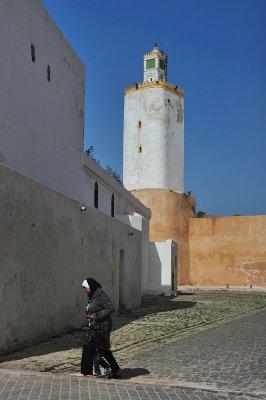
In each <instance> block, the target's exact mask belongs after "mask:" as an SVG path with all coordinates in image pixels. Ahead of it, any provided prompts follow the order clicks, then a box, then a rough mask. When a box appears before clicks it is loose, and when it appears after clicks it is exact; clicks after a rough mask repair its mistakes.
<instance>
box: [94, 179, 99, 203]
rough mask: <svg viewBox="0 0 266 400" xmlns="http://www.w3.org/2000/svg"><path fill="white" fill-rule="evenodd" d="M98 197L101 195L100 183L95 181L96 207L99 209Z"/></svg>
mask: <svg viewBox="0 0 266 400" xmlns="http://www.w3.org/2000/svg"><path fill="white" fill-rule="evenodd" d="M98 197H99V187H98V183H97V182H95V185H94V207H95V208H97V209H98Z"/></svg>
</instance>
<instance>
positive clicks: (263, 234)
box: [189, 215, 266, 286]
mask: <svg viewBox="0 0 266 400" xmlns="http://www.w3.org/2000/svg"><path fill="white" fill-rule="evenodd" d="M189 247H190V281H191V283H192V284H194V285H196V284H198V285H226V284H229V285H234V286H238V285H241V286H242V285H244V284H250V283H252V284H254V285H257V286H262V285H265V284H266V216H265V215H261V216H247V217H244V216H243V217H242V216H241V217H212V218H190V219H189Z"/></svg>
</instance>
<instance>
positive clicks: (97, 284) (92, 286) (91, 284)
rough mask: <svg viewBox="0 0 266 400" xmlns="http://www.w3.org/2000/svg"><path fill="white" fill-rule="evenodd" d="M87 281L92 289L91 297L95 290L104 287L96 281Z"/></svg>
mask: <svg viewBox="0 0 266 400" xmlns="http://www.w3.org/2000/svg"><path fill="white" fill-rule="evenodd" d="M86 281H87V282H88V285H89V287H90V294H89V297H92V296H93V294H94V292H95V290H97V289H98V288H101V287H102V285H100V283H99V282H97V281H96V280H95V279H93V278H87V279H86Z"/></svg>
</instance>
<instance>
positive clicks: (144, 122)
mask: <svg viewBox="0 0 266 400" xmlns="http://www.w3.org/2000/svg"><path fill="white" fill-rule="evenodd" d="M183 175H184V92H183V90H182V89H181V88H179V87H177V86H173V85H171V84H170V83H168V82H167V55H166V54H165V53H164V52H162V51H160V50H159V49H158V48H157V46H155V47H154V48H153V50H152V51H151V52H150V53H147V54H145V55H144V82H143V83H139V84H136V85H134V86H131V87H128V88H127V89H126V90H125V103H124V145H123V181H124V185H125V187H126V188H127V189H128V190H137V189H146V188H157V189H168V190H173V191H175V192H179V193H183V191H184V186H183Z"/></svg>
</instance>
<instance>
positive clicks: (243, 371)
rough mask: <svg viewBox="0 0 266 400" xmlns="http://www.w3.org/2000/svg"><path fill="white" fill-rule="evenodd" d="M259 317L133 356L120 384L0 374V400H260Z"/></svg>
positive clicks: (33, 374)
mask: <svg viewBox="0 0 266 400" xmlns="http://www.w3.org/2000/svg"><path fill="white" fill-rule="evenodd" d="M265 317H266V311H260V312H258V313H256V314H253V315H249V316H246V317H243V318H241V319H238V320H235V321H233V322H230V323H227V324H224V325H220V326H218V327H215V328H212V329H209V330H207V331H204V332H201V333H196V334H194V335H193V336H190V337H187V338H183V339H180V340H178V341H176V342H174V343H170V344H166V345H163V346H162V347H158V348H157V349H156V350H154V349H153V350H149V351H146V352H145V353H143V354H142V355H137V356H135V357H134V359H132V360H131V361H129V362H127V364H126V365H123V367H125V369H124V380H123V379H121V380H117V381H105V380H103V379H93V378H91V379H88V378H84V377H78V376H77V377H76V376H70V375H67V374H65V375H63V374H55V373H54V374H51V373H38V372H24V371H14V370H13V371H12V370H5V369H2V370H0V400H85V399H86V400H108V399H109V400H119V399H120V400H121V399H122V400H148V399H149V400H154V399H156V400H167V399H168V400H169V399H171V400H190V399H193V400H194V399H195V400H217V399H218V400H222V399H224V400H227V399H228V400H236V399H240V400H246V399H250V400H251V399H253V400H254V399H264V398H265V395H266V391H265V388H264V387H263V373H264V370H263V366H264V360H265V350H264V346H263V345H264V331H265ZM134 371H135V372H137V373H136V375H137V376H135V378H134V377H133V378H131V380H130V381H128V380H127V374H128V375H129V376H131V377H132V376H133V375H132V372H134ZM140 373H143V375H141V374H140ZM129 376H128V377H129Z"/></svg>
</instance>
